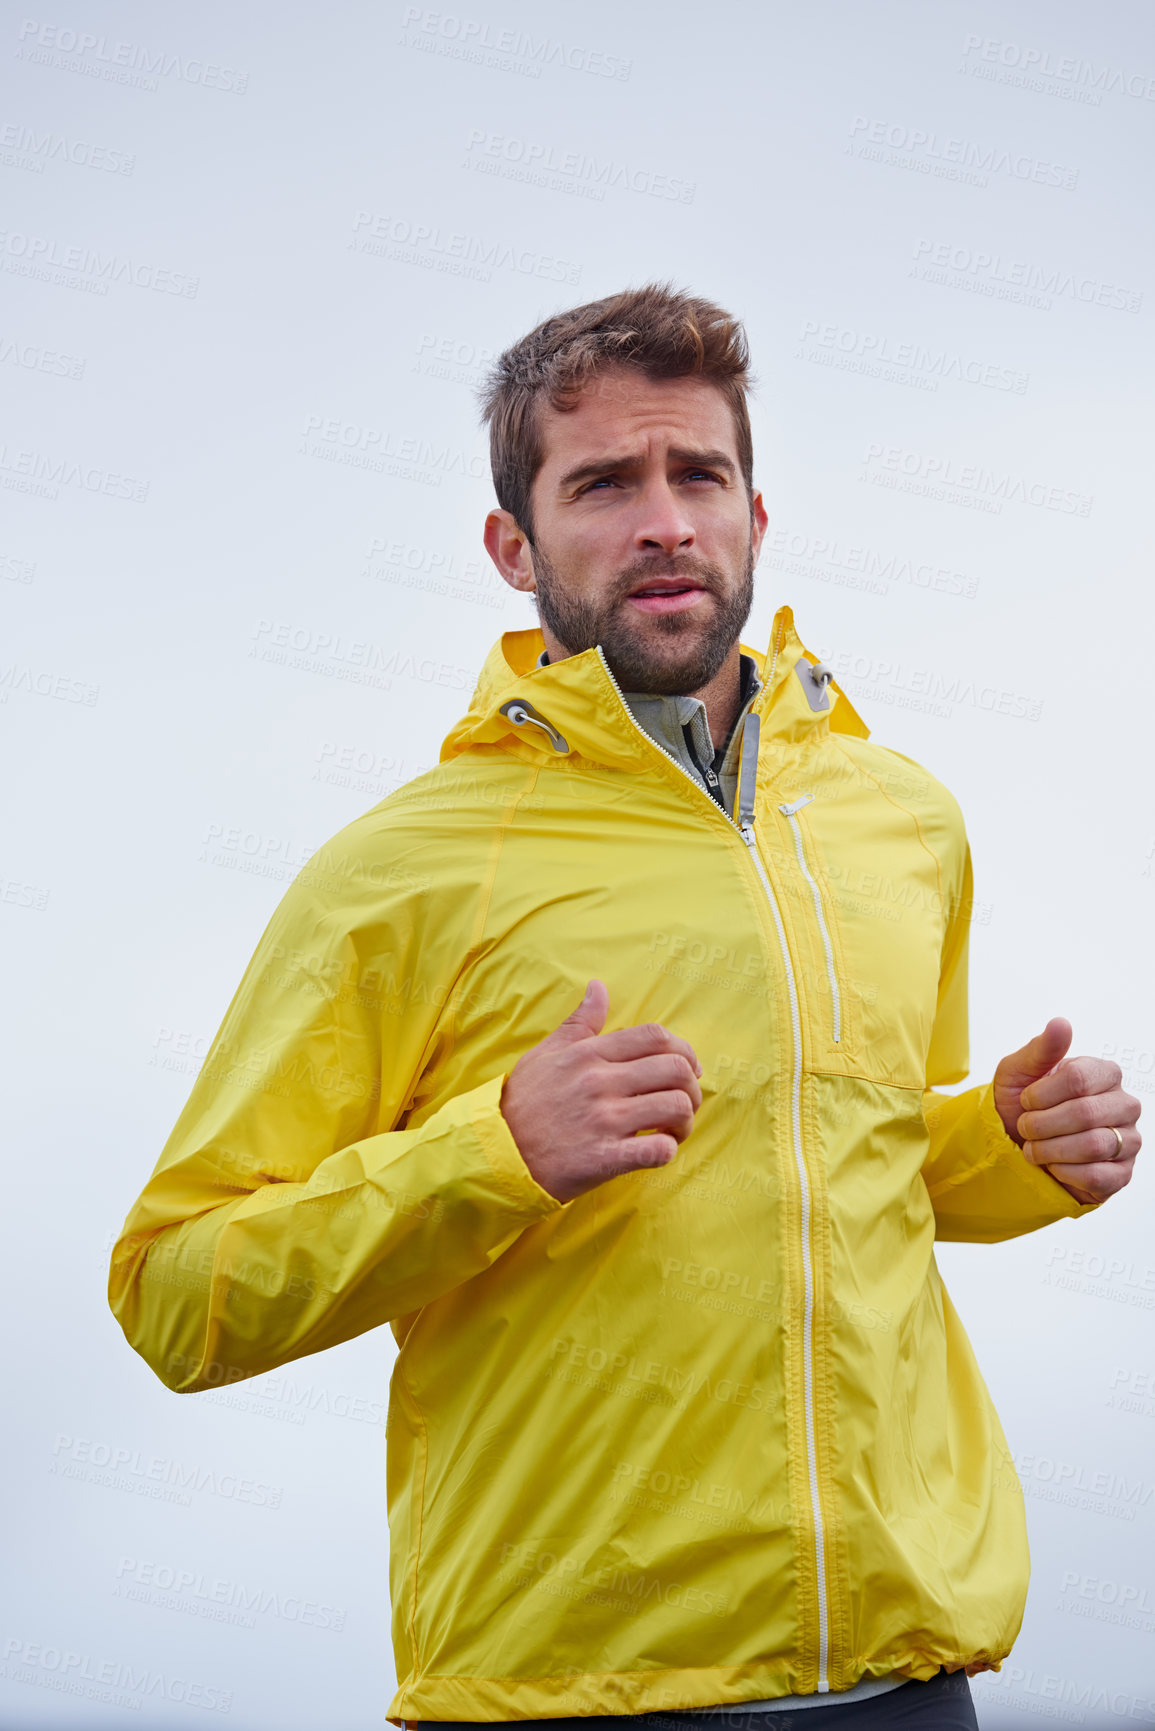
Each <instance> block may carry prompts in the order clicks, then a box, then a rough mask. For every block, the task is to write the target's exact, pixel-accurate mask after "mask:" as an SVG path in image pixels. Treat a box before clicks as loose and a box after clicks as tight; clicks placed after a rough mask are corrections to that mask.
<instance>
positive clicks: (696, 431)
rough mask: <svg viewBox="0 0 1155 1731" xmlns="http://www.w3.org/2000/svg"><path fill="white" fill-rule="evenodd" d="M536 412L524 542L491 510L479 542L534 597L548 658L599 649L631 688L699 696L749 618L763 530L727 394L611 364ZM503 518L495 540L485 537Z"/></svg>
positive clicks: (695, 382)
mask: <svg viewBox="0 0 1155 1731" xmlns="http://www.w3.org/2000/svg"><path fill="white" fill-rule="evenodd" d="M541 414H542V419H541V433H542V439H543V444H544V448H545V459H544V462H543V463H542V467H541V469H540V470H539V472H538V474H537V477H536V479H535V481H534V484H533V493H532V500H533V522H534V541H533V544H532V545H530V544H529V543H528V542H526V541H525V538H524V537H523V536H521V535H520V532H519V531H517V530H516V528H513V529H512V530H511V529H510V525H512V519H511V518H509V515H508V513H499V512H494V513H491V517H490V522H489V523H487V526H486V544H487V545H488V546H489V548H490V552H491V553H492V554H493V556H494V558H495V559H496V560H497V563H498V565H499V567H500V568H501V569H502V571H503V574H504V575H506V577H507V580H508V581H510V582H513V583H514V584H515V587H518V588H522V589H529V590H533V591H534V592H535V594H536V598H537V605H538V611H539V614H540V616H541V624H542V632H543V635H544V637H545V640H546V648H547V650H548V652H549V655H550V659H551V660H556V659H559V658H561V657H564V656H565V655H576V654H580V653H581V652H582V651H583V650H586V649H592V648H593V647H594V645H595V644H598V643H600V644H601V646H602V648H603V650H604V652H605V656H606V660H607V661H608V662H609V665H610V668H611V670H612V671H613V673H614V676H615V678H616V679H617V680H618V683H619V684H620V685H621V686H622V687H623V688H624V689H625V690H627V691H650V692H665V693H668V694H671V695H676V694H686V693H690V692H697V691H700V690H701V689H702V688H703V687H704V686H706V685H708V684H709V682H710V681H711V680H712V679H713V678H714V676H715V675H716V674H717V673H718V671H719V669H720V668H721V667H722V666H723V663H724V662H725V661H726V659H727V656H728V655H729V654H730V653H731V651H732V650H734V648H735V645H736V644H737V641H738V636H739V633H740V632H741V629H742V627H743V625H744V624H745V622H746V619H747V617H748V616H749V612H750V605H751V601H752V599H753V571H754V564H755V561H756V560H757V557H758V550H759V548H760V546H761V543H762V535H763V532H764V530H765V527H766V513H765V510H764V509H763V506H762V500H761V496H760V495H756V496H755V499H754V502H753V508H752V507H751V502H750V500H749V498H748V496H747V493H746V487H745V483H744V482H743V479H742V475H741V471H740V469H739V463H738V450H737V441H736V438H735V432H734V422H733V416H732V414H731V412H730V408H729V405H728V403H727V402H726V399H725V398H724V397H723V396H722V393H721V392H720V391H719V390H718V388H717V386H715V385H711V384H707V383H703V382H702V381H701V380H698V379H692V378H691V379H662V380H650V379H647V378H646V377H645V375H644V374H642V373H640V372H639V371H638V370H637V369H636V368H629V367H613V368H609V369H607V370H605V371H604V372H602V373H599V374H598V375H597V377H596V378H595V379H594V380H593V381H591V383H590V384H589V385H588V386H587V387H586V388H585V389H584V390H583V391H582V393H581V396H580V397H579V399H578V405H577V407H576V408H574V409H572V410H570V411H568V412H559V411H557V410H555V409H553V408H550V407H548V406H546V407H544V408H543V410H542V412H541ZM501 517H504V518H505V519H506V523H505V525H504V528H505V535H504V536H503V535H502V534H501V532H500V529H499V528H495V529H494V530H493V533H492V536H491V525H493V524H494V520H495V519H497V518H501ZM515 542H520V543H521V545H519V546H516V547H515V545H514V543H515ZM495 543H497V544H498V545H495ZM499 551H500V553H502V554H504V556H505V557H504V560H503V558H502V557H499ZM507 566H508V567H511V568H512V572H513V574H511V569H509V568H507Z"/></svg>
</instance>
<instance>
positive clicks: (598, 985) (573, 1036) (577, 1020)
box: [551, 980, 610, 1044]
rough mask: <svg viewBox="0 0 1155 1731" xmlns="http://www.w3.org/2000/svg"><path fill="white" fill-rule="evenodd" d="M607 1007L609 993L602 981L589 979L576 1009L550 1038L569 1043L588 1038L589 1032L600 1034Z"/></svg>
mask: <svg viewBox="0 0 1155 1731" xmlns="http://www.w3.org/2000/svg"><path fill="white" fill-rule="evenodd" d="M609 1008H610V994H609V991H608V989H607V987H606V985H605V983H604V981H602V980H591V981H590V983H589V985H588V986H587V987H586V991H585V997H584V998H583V999H582V1001H581V1003H580V1004H579V1005H578V1007H577V1009H576V1010H572V1011H571V1012H570V1014H569V1015H568V1016H567V1017H566V1019H565V1021H564V1022H562V1023H561V1024H560V1025H559V1026H558V1027H556V1028H555V1029H554V1031H553V1034H552V1036H551V1038H553V1039H555V1040H557V1039H561V1040H563V1041H564V1042H565V1043H566V1044H569V1043H570V1042H571V1041H573V1040H588V1039H589V1038H590V1036H591V1034H600V1033H601V1031H602V1029H603V1028H604V1027H605V1023H606V1016H607V1015H608V1014H609Z"/></svg>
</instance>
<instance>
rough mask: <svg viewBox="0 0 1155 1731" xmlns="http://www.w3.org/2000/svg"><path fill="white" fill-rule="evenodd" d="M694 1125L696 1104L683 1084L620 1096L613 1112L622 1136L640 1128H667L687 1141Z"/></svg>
mask: <svg viewBox="0 0 1155 1731" xmlns="http://www.w3.org/2000/svg"><path fill="white" fill-rule="evenodd" d="M693 1128H694V1108H693V1106H692V1105H691V1104H690V1096H689V1095H688V1094H683V1092H682V1090H681V1089H680V1088H672V1089H670V1090H669V1091H668V1092H667V1093H664V1094H636V1095H633V1096H631V1098H630V1099H628V1100H619V1101H618V1103H617V1108H616V1110H615V1112H614V1129H615V1130H616V1131H617V1133H618V1135H620V1136H631V1135H636V1134H637V1132H638V1131H639V1130H664V1131H665V1132H666V1133H667V1135H670V1136H673V1137H674V1139H675V1140H676V1141H678V1142H684V1141H685V1140H686V1137H687V1136H688V1135H689V1134H690V1131H691V1130H692V1129H693Z"/></svg>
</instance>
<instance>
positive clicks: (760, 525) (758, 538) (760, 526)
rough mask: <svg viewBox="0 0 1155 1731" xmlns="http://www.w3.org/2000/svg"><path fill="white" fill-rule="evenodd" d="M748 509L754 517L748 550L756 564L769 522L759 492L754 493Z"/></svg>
mask: <svg viewBox="0 0 1155 1731" xmlns="http://www.w3.org/2000/svg"><path fill="white" fill-rule="evenodd" d="M750 510H751V513H752V515H753V518H754V522H753V524H752V526H751V530H750V551H751V553H752V554H753V557H754V563H755V565H757V563H758V555H759V553H760V552H761V551H762V537H763V536H764V535H765V533H766V530H767V528H768V527H769V523H770V519H769V517H768V516H767V515H766V507H765V505H764V504H763V503H762V495H761V493H755V495H754V498H753V501H752V503H751V506H750Z"/></svg>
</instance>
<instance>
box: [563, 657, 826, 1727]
mask: <svg viewBox="0 0 1155 1731" xmlns="http://www.w3.org/2000/svg"><path fill="white" fill-rule="evenodd" d="M597 649H598V656H599V658H600V660H601V664H602V666H603V667H604V668H605V670H606V677H607V678H608V679H609V682H610V684H611V685H612V686H613V688H614V690H615V691H616V692H617V695H618V699H619V701H620V703H621V706H622V708H623V710H624V711H625V713H626V715H627V716H628V717H629V721H630V724H631V726H633V727H635V728H636V729H637V731H638V732H639V733H640V734H641V735H642V736H643V738H644V739H646V740H648V741H649V743H650V744H651V745H652V746H653V747H654V749H655V750H656V751H660V752H661V754H662V756H663V757H668V758H669V760H670V762H671V763H672V764H675V765H676V766H677V768H678V769H680V770H681V772H682V774H683V775H684V776H685V778H686V780H687V781H688V782H690V784H691V785H692V786H694V787H696V788H697V789H698V792H699V793H700V794H701V795H702V798H703V799H704V800H705V801H706V802H707V803H708V804H709V805H711V806H713V808H714V810H715V811H718V812H721V814H722V816H723V817H724V818H725V820H726V822H727V823H728V824H729V825H730V827H731V828H732V829H736V830H737V831H738V834H739V835H740V836H741V837H742V840H743V841H744V842H745V843H746V846H747V848H748V850H749V853H750V858H751V859H752V860H753V862H754V869H755V871H756V872H757V873H758V878H759V881H760V883H761V885H762V888H763V889H764V890H765V892H766V899H767V901H768V902H769V903H770V911H771V913H772V914H773V916H774V928H775V930H776V931H777V933H778V945H779V948H780V949H781V951H782V962H783V965H784V967H785V970H786V991H787V996H788V998H789V1001H790V1026H791V1029H792V1031H793V1035H794V1073H793V1076H792V1078H791V1085H790V1121H791V1126H792V1130H793V1145H794V1164H795V1167H796V1168H797V1172H798V1185H799V1190H800V1193H801V1199H802V1280H803V1293H804V1297H803V1319H802V1349H803V1369H802V1388H803V1402H804V1405H805V1409H806V1473H807V1481H808V1483H809V1487H810V1515H811V1520H812V1522H813V1525H814V1561H815V1577H816V1580H817V1586H818V1688H817V1693H818V1694H819V1695H825V1694H828V1693H829V1691H830V1681H829V1678H828V1677H827V1675H826V1667H827V1664H828V1662H829V1649H830V1609H829V1603H828V1596H827V1590H826V1528H825V1523H824V1521H823V1517H822V1499H821V1497H820V1495H819V1491H818V1448H817V1440H816V1424H815V1417H814V1265H813V1261H812V1258H811V1253H810V1180H809V1178H808V1177H807V1173H806V1162H805V1160H804V1159H803V1157H802V1016H801V1012H800V1010H799V1007H798V986H797V982H796V980H795V977H794V964H793V963H792V961H791V960H790V946H789V945H788V944H787V942H786V928H785V926H784V925H783V924H782V915H781V913H780V912H779V909H778V901H777V898H776V897H775V894H774V891H773V888H772V887H771V884H770V879H769V878H768V877H767V876H766V869H765V867H764V866H763V864H762V858H761V855H760V854H759V852H758V844H757V842H756V841H755V839H754V824H753V821H750V822H748V823H745V824H737V823H735V822H734V819H733V818H732V817H731V816H730V814H729V812H728V811H727V810H726V809H725V807H724V806H721V805H719V804H718V802H717V800H715V799H712V798H711V796H710V795H709V794H708V793H707V792H706V789H705V788H704V787H703V786H702V783H701V782H700V781H699V780H698V779H697V777H696V776H694V775H691V773H690V771H689V770H688V769H687V768H686V766H685V764H684V763H679V762H678V759H677V758H676V757H675V756H674V754H673V752H670V751H667V750H666V748H665V746H664V745H659V744H658V742H657V740H656V739H653V738H652V737H651V735H650V734H648V733H647V732H646V730H645V728H644V727H642V726H640V725H639V723H638V722H637V721H636V720H635V719H634V716H633V714H632V713H631V710H630V706H629V704H628V703H627V702H626V700H625V698H624V697H623V696H622V689H621V686H620V685H619V684H618V682H617V680H616V679H615V678H614V676H613V674H612V673H611V672H610V667H609V663H608V661H607V660H606V658H605V654H604V652H603V650H602V647H601V644H600V643H599V644H598V646H597ZM776 659H777V650H775V660H776ZM807 875H809V874H807Z"/></svg>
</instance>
